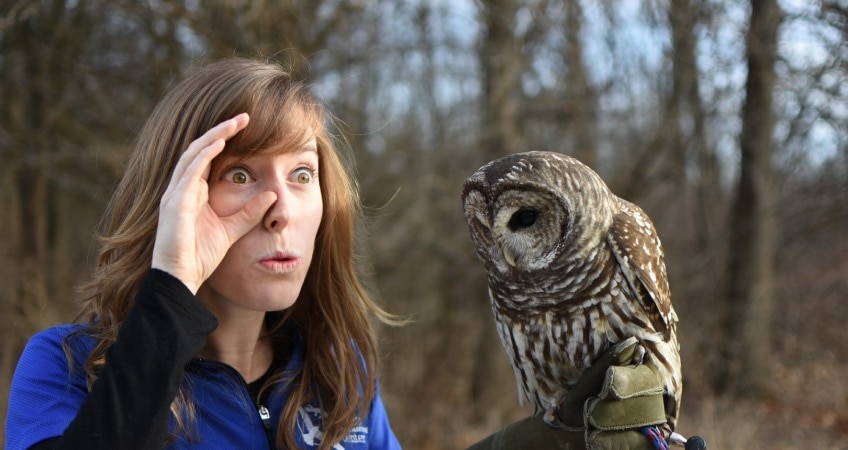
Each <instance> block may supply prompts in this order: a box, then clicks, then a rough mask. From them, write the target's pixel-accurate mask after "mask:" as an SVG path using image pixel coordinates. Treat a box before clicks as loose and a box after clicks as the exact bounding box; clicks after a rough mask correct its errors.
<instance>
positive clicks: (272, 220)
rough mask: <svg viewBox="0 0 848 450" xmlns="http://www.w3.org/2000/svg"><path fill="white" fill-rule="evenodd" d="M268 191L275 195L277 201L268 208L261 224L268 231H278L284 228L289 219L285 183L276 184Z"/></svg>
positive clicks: (289, 205)
mask: <svg viewBox="0 0 848 450" xmlns="http://www.w3.org/2000/svg"><path fill="white" fill-rule="evenodd" d="M270 190H273V191H274V193H276V194H277V200H276V201H275V202H274V204H272V205H271V207H270V208H268V211H267V212H266V213H265V218H264V219H263V223H264V225H265V228H266V229H267V230H269V231H280V230H282V229H283V228H285V227H286V224H288V221H289V217H290V211H289V208H290V207H291V202H290V201H289V200H290V198H289V192H287V190H286V188H285V183H278V184H277V185H275V186H274V187H273V189H270Z"/></svg>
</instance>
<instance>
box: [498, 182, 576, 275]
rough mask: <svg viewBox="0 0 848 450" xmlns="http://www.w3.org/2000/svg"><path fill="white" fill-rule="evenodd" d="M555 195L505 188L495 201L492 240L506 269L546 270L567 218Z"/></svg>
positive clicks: (539, 191)
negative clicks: (544, 268)
mask: <svg viewBox="0 0 848 450" xmlns="http://www.w3.org/2000/svg"><path fill="white" fill-rule="evenodd" d="M565 210H566V209H565V207H564V205H563V204H562V203H561V201H560V200H559V199H558V198H557V196H556V195H554V194H552V193H550V192H546V191H544V190H527V189H519V188H516V189H507V190H505V191H503V192H502V193H501V194H500V195H499V196H498V197H497V199H496V200H495V202H494V208H493V213H494V214H493V216H494V217H493V219H494V220H493V224H492V237H493V238H494V242H495V243H496V245H497V250H499V253H500V254H501V257H502V261H503V262H504V263H505V265H504V266H503V270H504V271H506V270H508V267H507V265H508V266H509V267H511V268H513V269H517V270H522V271H533V270H537V269H541V268H543V267H546V266H547V265H548V264H549V263H550V262H551V260H552V259H553V258H554V257H555V251H554V250H555V247H556V244H557V242H559V240H560V237H561V235H562V231H563V225H564V223H565V220H566V218H567V214H566V212H565Z"/></svg>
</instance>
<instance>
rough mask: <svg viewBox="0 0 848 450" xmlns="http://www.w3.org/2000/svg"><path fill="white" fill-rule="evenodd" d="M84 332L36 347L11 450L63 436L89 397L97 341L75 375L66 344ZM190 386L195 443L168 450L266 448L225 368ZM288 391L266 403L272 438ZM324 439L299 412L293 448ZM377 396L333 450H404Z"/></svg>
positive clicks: (58, 335)
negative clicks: (87, 366)
mask: <svg viewBox="0 0 848 450" xmlns="http://www.w3.org/2000/svg"><path fill="white" fill-rule="evenodd" d="M79 327H80V326H79V325H63V326H58V327H54V328H50V329H47V330H45V331H42V332H40V333H38V334H36V335H35V336H33V337H32V339H30V341H29V343H28V344H27V346H26V348H25V350H24V352H23V354H22V356H21V358H20V361H19V362H18V367H17V369H16V371H15V375H14V378H13V380H12V387H11V391H10V398H9V409H8V414H7V421H6V448H7V449H8V450H17V449H26V448H29V447H30V446H32V445H34V444H36V443H38V442H40V441H42V440H44V439H48V438H52V437H56V436H60V435H62V433H63V431H64V430H65V428H66V427H67V426H68V424H69V423H70V422H71V420H72V419H73V418H74V417H75V416H76V414H77V411H78V410H79V408H80V406H81V405H82V403H83V402H84V401H85V398H86V396H87V395H88V388H87V386H86V380H85V373H84V371H83V370H82V369H81V368H82V367H83V364H84V362H85V359H86V357H87V356H88V354H89V353H90V352H91V350H92V348H93V346H94V340H93V339H92V338H90V337H88V336H84V335H78V336H79V339H75V340H74V345H72V351H73V358H74V360H75V364H74V368H75V370H73V371H70V370H69V366H68V362H67V359H66V356H65V353H64V351H63V349H62V342H63V339H64V338H65V336H67V335H68V334H69V333H71V332H72V331H74V330H75V329H77V328H79ZM302 364H303V343H302V342H300V341H299V340H296V341H295V343H294V347H293V349H292V354H291V358H290V360H289V362H288V364H287V367H286V370H287V371H296V370H297V369H298V368H299V367H300V366H301V365H302ZM184 385H187V386H189V389H190V394H191V398H192V399H193V401H194V404H195V406H196V423H195V428H194V430H195V431H196V433H194V434H195V435H196V438H195V439H190V438H187V437H185V436H182V437H180V438H178V439H177V440H176V442H175V443H174V444H173V445H171V446H170V447H168V448H173V449H208V448H215V449H218V448H248V449H261V448H268V445H269V444H268V434H267V432H266V429H265V427H264V425H263V422H262V419H261V418H260V413H259V410H258V408H257V406H256V404H255V403H254V401H253V399H252V398H251V397H250V395H249V394H248V391H247V387H246V385H245V383H244V380H243V379H242V377H241V375H239V373H238V372H237V371H236V370H235V369H233V368H232V367H230V366H227V365H225V364H222V363H219V362H215V361H206V360H200V359H194V360H192V361H191V362H190V363H189V365H188V366H187V367H186V372H185V382H184ZM285 399H286V393H285V386H284V383H283V384H278V385H277V387H276V389H275V390H274V391H273V392H272V393H271V395H270V397H269V400H268V405H267V406H268V412H269V413H270V420H271V424H272V426H271V430H272V433H274V434H275V433H276V424H277V423H278V422H279V419H280V414H281V409H282V406H283V404H284V402H285ZM322 436H323V432H322V414H321V411H320V409H319V408H318V407H317V404H306V405H303V406H301V408H300V410H299V411H298V417H297V426H296V435H295V441H296V442H297V444H298V447H299V448H302V449H313V448H318V445H319V444H320V442H321V438H322ZM399 448H400V444H399V443H398V441H397V439H396V437H395V435H394V433H393V432H392V429H391V427H390V425H389V421H388V418H387V415H386V410H385V408H384V406H383V403H382V401H381V399H380V396H379V393H378V394H377V395H376V396H375V398H374V400H373V401H372V403H371V407H370V410H369V411H368V415H367V416H366V417H364V418H362V420H361V422H360V423H359V424H358V425H357V426H356V427H354V428H353V429H352V430H350V432H349V433H348V435H347V436H346V437H345V438H344V439H343V440H342V442H341V443H339V444H337V445H336V446H335V447H334V449H335V450H341V449H345V450H355V449H399Z"/></svg>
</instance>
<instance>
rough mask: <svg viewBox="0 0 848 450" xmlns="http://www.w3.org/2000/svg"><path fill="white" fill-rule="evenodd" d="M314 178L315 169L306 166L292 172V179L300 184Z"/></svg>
mask: <svg viewBox="0 0 848 450" xmlns="http://www.w3.org/2000/svg"><path fill="white" fill-rule="evenodd" d="M313 178H315V171H314V170H312V169H310V168H308V167H301V168H300V169H297V170H296V171H295V172H294V180H295V181H296V182H298V183H300V184H309V183H311V182H312V179H313Z"/></svg>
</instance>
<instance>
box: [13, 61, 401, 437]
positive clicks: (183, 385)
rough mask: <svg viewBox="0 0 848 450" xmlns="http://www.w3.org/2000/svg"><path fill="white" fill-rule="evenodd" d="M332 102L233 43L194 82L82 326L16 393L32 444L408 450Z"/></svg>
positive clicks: (118, 212)
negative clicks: (358, 242)
mask: <svg viewBox="0 0 848 450" xmlns="http://www.w3.org/2000/svg"><path fill="white" fill-rule="evenodd" d="M326 119H327V117H326V115H325V114H324V112H323V110H322V108H321V106H320V105H319V103H318V102H317V101H316V100H315V99H314V98H313V97H312V96H311V95H310V94H309V93H308V92H307V86H305V85H304V84H302V83H300V82H298V81H295V80H293V79H292V77H291V76H290V75H289V74H288V73H287V72H286V71H284V70H283V69H282V68H281V67H279V66H277V65H274V64H268V63H263V62H258V61H252V60H244V59H228V60H223V61H218V62H215V63H212V64H209V65H207V66H205V67H202V68H200V69H199V70H197V71H195V72H194V73H192V74H191V75H190V76H188V77H187V78H185V79H184V80H183V81H182V82H180V83H179V84H177V85H176V86H175V87H174V88H173V89H172V90H171V91H170V92H169V93H168V94H166V95H165V97H164V98H163V99H162V100H161V101H160V103H159V104H158V106H157V107H156V109H155V111H154V112H153V114H152V115H151V116H150V118H149V119H148V122H147V123H146V125H145V126H144V128H143V129H142V130H141V132H140V134H139V136H138V139H137V143H136V146H135V151H134V152H133V154H132V156H131V158H130V160H129V163H128V166H127V168H126V172H125V174H124V176H123V178H122V179H121V181H120V183H119V185H118V187H117V190H116V191H115V193H114V195H113V197H112V199H111V201H110V204H109V206H108V209H107V212H106V216H105V221H104V230H103V235H102V247H101V249H100V252H99V256H98V260H97V267H96V270H95V273H94V275H93V278H92V279H91V280H90V281H89V282H88V283H87V284H86V285H85V286H84V289H83V292H84V295H85V297H84V299H85V303H84V307H83V310H82V312H81V314H80V316H79V317H78V319H77V321H76V323H75V324H72V325H65V326H60V327H55V328H51V329H49V330H45V331H43V332H41V333H39V334H37V335H36V336H34V337H33V338H32V339H31V341H30V342H29V344H28V345H27V348H26V349H25V350H24V353H23V355H22V357H21V360H20V362H19V364H18V368H17V370H16V372H15V376H14V379H13V382H12V389H11V392H10V401H9V411H8V417H7V431H6V441H7V442H6V445H7V448H8V449H22V448H38V449H41V448H53V449H59V448H87V449H96V448H104V449H105V448H109V449H114V448H121V449H124V448H162V447H163V446H170V447H172V448H263V447H267V448H275V447H276V448H319V449H330V448H345V449H356V448H399V444H398V442H397V439H396V438H395V436H394V434H393V432H392V430H391V427H390V426H389V423H388V419H387V418H386V414H385V410H384V408H383V405H382V402H381V400H380V396H379V391H378V386H377V372H378V352H377V346H376V343H375V337H374V330H373V329H372V327H371V325H370V324H369V318H370V317H372V316H376V317H377V318H379V319H381V320H383V321H388V322H390V321H391V318H390V317H389V316H388V315H387V314H386V313H384V312H383V311H382V310H381V309H380V308H379V307H377V306H376V305H375V304H374V303H373V302H372V301H371V299H370V298H369V296H368V295H367V293H366V292H365V290H364V289H363V287H362V285H361V283H360V281H359V280H358V278H357V275H356V271H355V267H354V261H353V259H354V258H353V252H352V247H353V238H354V236H353V224H354V220H355V218H356V215H357V213H358V211H357V205H358V198H357V195H356V191H355V188H354V185H353V182H352V181H351V178H350V176H349V174H348V173H347V171H346V170H345V166H344V164H343V162H342V160H341V159H340V157H339V154H337V152H336V150H335V149H334V147H333V144H332V142H331V140H330V137H329V136H328V134H327V132H326V130H325V126H324V122H325V120H326Z"/></svg>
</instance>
